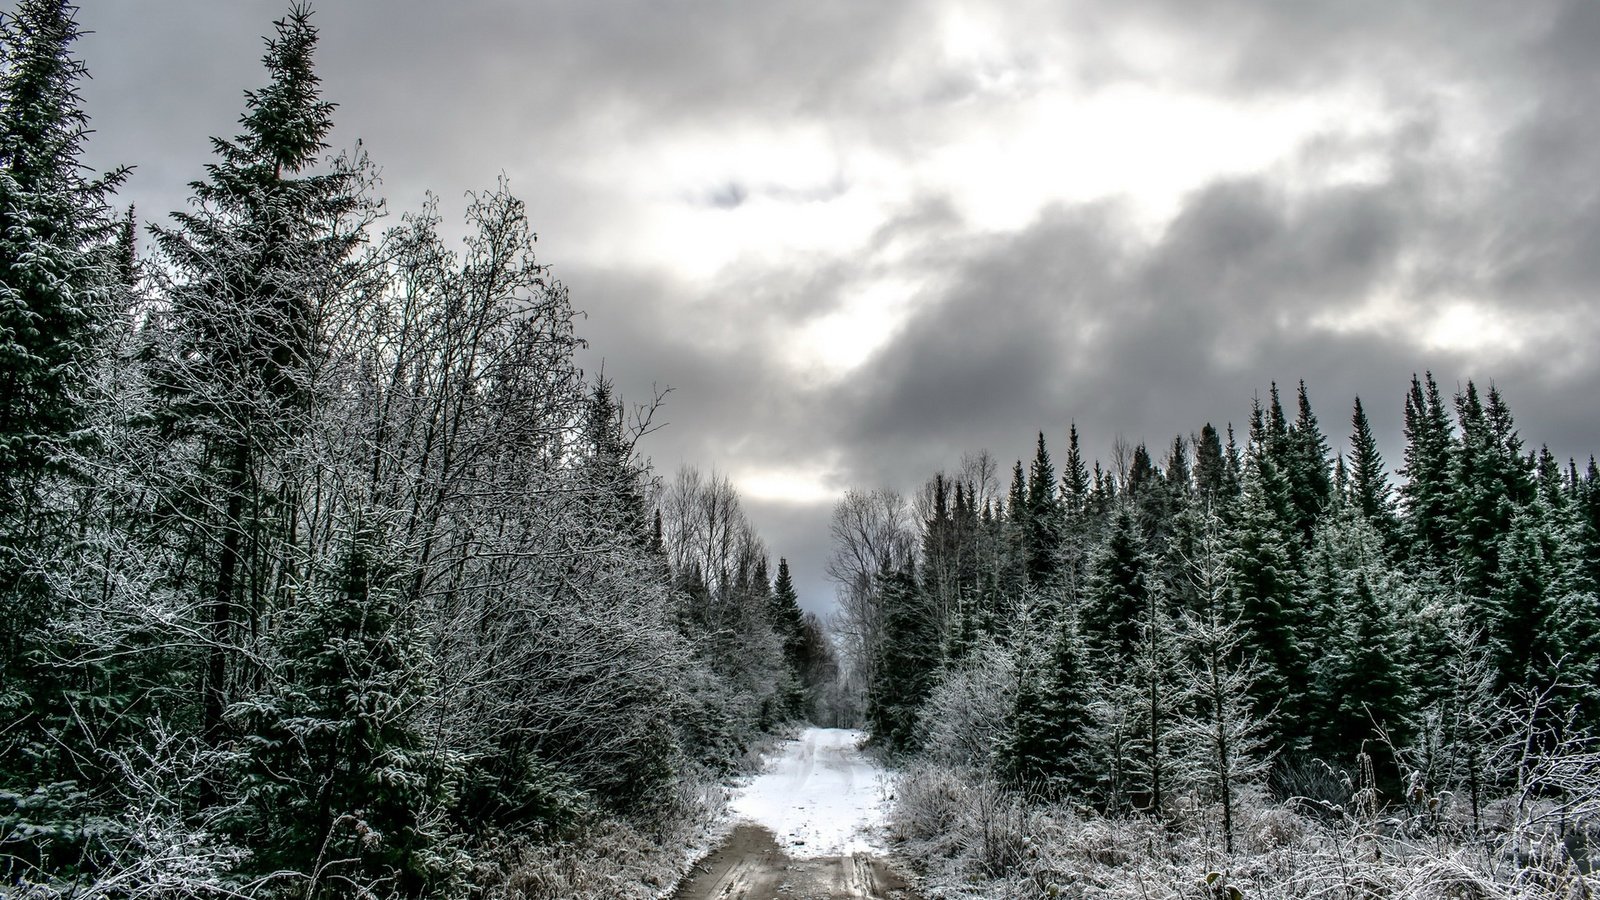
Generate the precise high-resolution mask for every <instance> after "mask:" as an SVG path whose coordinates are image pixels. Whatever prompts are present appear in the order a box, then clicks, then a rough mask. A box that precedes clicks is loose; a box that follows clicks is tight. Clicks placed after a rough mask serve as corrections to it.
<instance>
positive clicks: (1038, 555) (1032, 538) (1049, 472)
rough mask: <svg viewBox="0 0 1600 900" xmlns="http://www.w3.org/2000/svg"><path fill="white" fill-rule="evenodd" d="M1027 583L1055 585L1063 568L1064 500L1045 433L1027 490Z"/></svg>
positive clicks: (1031, 468)
mask: <svg viewBox="0 0 1600 900" xmlns="http://www.w3.org/2000/svg"><path fill="white" fill-rule="evenodd" d="M1027 504H1028V514H1027V523H1028V524H1027V528H1028V530H1027V545H1026V547H1027V549H1026V553H1027V571H1028V583H1029V584H1030V585H1032V586H1034V587H1035V588H1038V589H1040V590H1045V591H1049V589H1050V588H1051V587H1053V585H1054V583H1055V581H1056V578H1057V576H1058V575H1059V574H1060V568H1061V529H1062V524H1063V521H1062V515H1063V514H1062V510H1061V501H1060V500H1059V499H1058V498H1057V497H1056V470H1055V466H1054V465H1053V464H1052V463H1051V461H1050V451H1049V450H1047V449H1046V448H1045V443H1044V432H1042V431H1041V432H1039V440H1038V445H1037V448H1036V450H1035V451H1034V457H1033V464H1032V466H1031V467H1030V469H1029V473H1028V493H1027Z"/></svg>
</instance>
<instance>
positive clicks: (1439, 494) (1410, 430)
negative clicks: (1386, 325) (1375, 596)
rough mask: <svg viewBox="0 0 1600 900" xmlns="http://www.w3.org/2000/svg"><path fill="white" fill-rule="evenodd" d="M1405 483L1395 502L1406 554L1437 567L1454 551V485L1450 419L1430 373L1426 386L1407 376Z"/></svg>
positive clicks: (1424, 564)
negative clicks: (1400, 514)
mask: <svg viewBox="0 0 1600 900" xmlns="http://www.w3.org/2000/svg"><path fill="white" fill-rule="evenodd" d="M1405 437H1406V449H1405V467H1404V469H1403V470H1402V472H1401V474H1403V475H1404V476H1405V479H1406V480H1405V482H1404V483H1403V484H1402V485H1401V487H1400V500H1401V503H1402V505H1403V506H1404V507H1405V511H1406V526H1407V531H1408V533H1409V535H1410V543H1411V551H1412V554H1413V555H1414V556H1415V557H1416V558H1417V560H1418V562H1419V563H1420V564H1421V565H1423V566H1436V567H1438V566H1443V565H1444V563H1445V561H1446V560H1447V559H1448V557H1449V555H1450V553H1451V552H1452V551H1453V550H1454V549H1455V535H1456V526H1455V521H1454V516H1453V515H1452V514H1451V509H1452V503H1453V502H1454V501H1453V493H1454V482H1453V481H1452V478H1451V472H1452V462H1451V457H1452V448H1451V434H1450V420H1449V418H1448V417H1447V416H1446V415H1445V411H1444V404H1443V403H1442V402H1441V401H1440V399H1439V387H1438V385H1436V384H1435V383H1434V381H1433V373H1432V372H1429V373H1427V375H1426V386H1425V387H1424V382H1423V381H1422V380H1419V379H1418V378H1417V376H1415V375H1412V376H1411V391H1410V393H1408V394H1407V395H1406V406H1405Z"/></svg>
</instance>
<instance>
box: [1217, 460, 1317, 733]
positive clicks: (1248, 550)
mask: <svg viewBox="0 0 1600 900" xmlns="http://www.w3.org/2000/svg"><path fill="white" fill-rule="evenodd" d="M1284 493H1285V489H1284V487H1283V485H1282V483H1281V480H1280V479H1279V477H1278V475H1277V472H1276V471H1275V468H1274V466H1273V463H1272V461H1271V460H1270V459H1269V458H1267V457H1265V456H1253V457H1252V458H1251V459H1250V461H1249V463H1248V465H1247V467H1246V469H1245V481H1244V485H1243V489H1242V495H1241V499H1240V502H1239V506H1238V509H1237V511H1236V517H1235V521H1234V522H1233V527H1232V529H1231V536H1230V539H1229V582H1230V585H1231V587H1232V589H1233V590H1234V591H1235V593H1236V597H1237V602H1238V603H1239V609H1240V616H1241V620H1242V623H1243V625H1244V628H1245V648H1246V652H1249V653H1253V654H1254V655H1255V657H1256V659H1257V660H1258V661H1259V662H1260V664H1261V676H1260V677H1259V678H1258V679H1256V694H1255V700H1256V704H1257V708H1258V709H1260V710H1261V711H1262V712H1263V713H1264V714H1269V715H1272V716H1273V718H1274V721H1275V724H1276V728H1275V734H1274V737H1275V738H1276V739H1277V741H1278V742H1279V744H1280V745H1281V746H1290V747H1292V746H1297V745H1300V744H1302V743H1304V740H1305V738H1306V735H1305V732H1304V728H1305V725H1304V722H1305V716H1304V711H1303V707H1304V690H1305V687H1306V685H1307V683H1308V677H1307V675H1308V665H1307V659H1306V653H1305V649H1304V646H1303V644H1302V643H1301V640H1302V637H1303V635H1304V633H1305V632H1304V622H1305V616H1304V615H1303V611H1302V610H1301V609H1300V607H1299V604H1298V603H1297V601H1296V592H1297V589H1298V586H1299V572H1298V570H1297V568H1296V566H1295V562H1294V555H1293V552H1292V550H1291V547H1292V545H1293V544H1294V543H1295V539H1294V537H1293V534H1294V532H1293V524H1292V523H1291V521H1290V520H1289V517H1288V515H1287V514H1286V513H1285V512H1284V511H1283V509H1284V507H1286V506H1287V502H1286V500H1285V499H1284V497H1283V494H1284Z"/></svg>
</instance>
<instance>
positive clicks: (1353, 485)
mask: <svg viewBox="0 0 1600 900" xmlns="http://www.w3.org/2000/svg"><path fill="white" fill-rule="evenodd" d="M1350 425H1351V429H1352V431H1351V435H1350V469H1349V472H1350V475H1349V485H1350V487H1349V490H1350V496H1351V500H1352V501H1353V502H1354V503H1355V506H1356V509H1358V510H1360V512H1361V515H1363V516H1365V517H1366V519H1367V521H1369V522H1371V523H1372V525H1373V527H1374V528H1376V529H1378V532H1379V533H1380V534H1382V535H1384V536H1385V537H1393V536H1396V535H1397V534H1398V532H1399V527H1400V523H1399V519H1398V518H1396V516H1395V512H1394V498H1393V496H1392V494H1393V492H1392V490H1391V489H1390V487H1389V475H1388V472H1387V471H1385V468H1384V463H1383V455H1382V454H1381V453H1379V452H1378V441H1377V438H1375V437H1373V436H1372V425H1371V423H1369V422H1368V421H1367V413H1366V410H1365V409H1363V408H1362V407H1361V398H1360V397H1357V398H1356V404H1355V411H1354V412H1353V413H1351V415H1350Z"/></svg>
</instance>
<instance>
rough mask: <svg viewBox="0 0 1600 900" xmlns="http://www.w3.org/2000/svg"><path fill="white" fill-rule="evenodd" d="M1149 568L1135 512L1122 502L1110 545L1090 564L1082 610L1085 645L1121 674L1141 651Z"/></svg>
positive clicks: (1108, 538) (1114, 516)
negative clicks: (1136, 653)
mask: <svg viewBox="0 0 1600 900" xmlns="http://www.w3.org/2000/svg"><path fill="white" fill-rule="evenodd" d="M1149 569H1150V561H1149V557H1148V556H1147V555H1146V553H1145V548H1144V538H1143V536H1142V535H1141V534H1140V532H1139V527H1138V525H1137V524H1136V523H1135V522H1134V519H1133V513H1132V511H1131V510H1130V509H1129V508H1128V504H1126V503H1124V504H1120V505H1119V506H1118V507H1117V511H1116V513H1115V514H1114V515H1113V516H1112V519H1111V528H1110V532H1109V533H1108V534H1107V536H1106V543H1105V545H1104V547H1103V548H1102V549H1101V550H1100V551H1099V553H1098V554H1097V555H1096V557H1095V559H1094V560H1093V561H1092V562H1091V564H1090V568H1089V589H1088V595H1087V597H1086V598H1085V600H1084V605H1083V612H1082V629H1083V638H1084V642H1085V643H1086V644H1087V645H1088V647H1089V649H1090V650H1091V651H1092V652H1094V653H1096V654H1098V655H1099V656H1101V657H1103V658H1105V660H1106V667H1107V669H1108V670H1109V671H1120V670H1122V669H1123V668H1124V667H1125V666H1126V665H1128V663H1129V661H1130V660H1132V659H1133V656H1134V653H1135V651H1136V650H1137V649H1138V646H1139V622H1140V619H1141V617H1142V615H1143V613H1144V611H1145V608H1146V605H1147V601H1148V597H1149V592H1150V591H1151V589H1152V588H1151V585H1150V572H1149Z"/></svg>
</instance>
